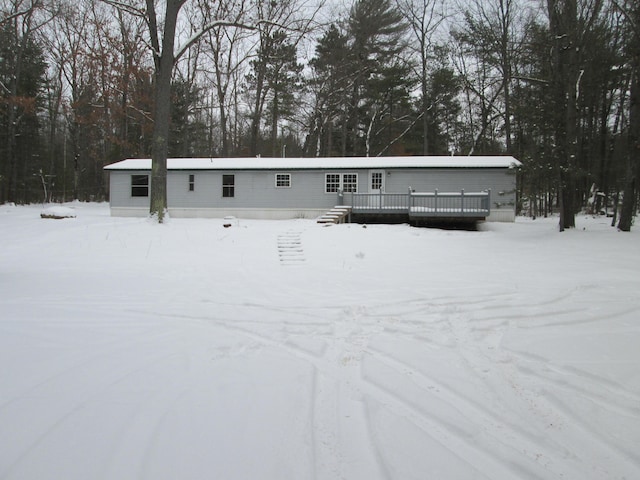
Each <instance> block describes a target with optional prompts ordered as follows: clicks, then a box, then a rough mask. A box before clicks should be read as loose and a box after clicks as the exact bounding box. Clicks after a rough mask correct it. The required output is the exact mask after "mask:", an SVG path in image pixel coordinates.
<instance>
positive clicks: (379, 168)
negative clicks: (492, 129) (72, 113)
mask: <svg viewBox="0 0 640 480" xmlns="http://www.w3.org/2000/svg"><path fill="white" fill-rule="evenodd" d="M520 165H521V164H520V162H518V160H516V159H515V158H513V157H509V156H478V157H435V156H434V157H418V156H414V157H375V158H374V157H371V158H369V157H340V158H338V157H329V158H262V157H256V158H171V159H169V160H168V162H167V203H168V209H169V214H170V215H171V216H173V217H220V218H221V217H225V216H230V215H232V216H236V217H239V218H263V219H285V218H316V217H318V216H319V215H322V214H323V213H325V212H326V211H327V210H328V209H331V208H332V207H334V206H336V205H349V206H352V207H353V212H354V214H355V213H358V212H359V213H362V214H365V215H366V214H368V215H372V214H375V213H376V212H378V213H385V214H392V213H394V212H395V213H399V214H400V213H402V210H403V209H404V211H405V213H406V212H419V214H420V215H422V216H426V215H430V216H431V215H434V214H435V213H438V214H439V215H440V216H443V215H444V214H445V213H446V216H447V217H452V218H454V217H456V216H457V214H456V213H455V212H457V211H460V212H467V213H468V212H480V210H481V209H480V207H478V208H476V207H473V208H472V209H470V208H469V206H470V205H475V204H474V203H473V202H474V201H475V200H474V198H475V199H481V200H482V211H483V212H484V213H477V214H472V215H471V216H474V217H477V218H479V219H480V218H483V219H484V218H486V219H487V220H490V221H513V220H514V218H515V205H516V175H515V174H516V169H517V167H518V166H520ZM105 170H107V171H108V172H109V175H110V180H109V185H110V206H111V215H113V216H144V215H147V214H148V212H149V194H150V183H151V160H150V159H129V160H123V161H121V162H117V163H114V164H111V165H108V166H106V167H105ZM477 201H480V200H477ZM477 205H478V206H479V205H480V204H479V203H478V204H477ZM383 210H384V212H382V211H383Z"/></svg>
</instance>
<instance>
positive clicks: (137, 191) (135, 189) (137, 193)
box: [131, 175, 149, 197]
mask: <svg viewBox="0 0 640 480" xmlns="http://www.w3.org/2000/svg"><path fill="white" fill-rule="evenodd" d="M131 196H132V197H148V196H149V175H131Z"/></svg>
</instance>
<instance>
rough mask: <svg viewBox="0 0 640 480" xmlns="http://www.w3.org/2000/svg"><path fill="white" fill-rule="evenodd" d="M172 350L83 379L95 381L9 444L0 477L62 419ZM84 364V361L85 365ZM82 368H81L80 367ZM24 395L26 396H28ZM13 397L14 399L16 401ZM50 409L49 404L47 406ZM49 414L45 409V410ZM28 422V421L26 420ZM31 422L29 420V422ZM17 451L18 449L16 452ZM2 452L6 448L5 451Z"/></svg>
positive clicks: (15, 466)
mask: <svg viewBox="0 0 640 480" xmlns="http://www.w3.org/2000/svg"><path fill="white" fill-rule="evenodd" d="M176 355H177V354H176V353H174V352H171V353H168V354H165V355H160V356H159V355H150V356H149V358H145V359H144V361H143V362H140V363H139V364H138V365H136V366H133V367H132V366H130V365H127V366H126V368H125V369H124V371H122V369H121V371H114V370H113V369H109V372H110V374H109V375H107V376H104V377H100V378H96V377H95V376H92V377H91V378H90V379H87V383H88V384H95V385H94V386H91V388H88V389H87V391H85V392H83V394H82V395H78V396H75V397H74V398H73V400H72V401H71V402H68V404H67V405H61V406H60V408H59V412H58V413H56V414H55V416H54V417H52V418H51V420H50V421H48V422H47V423H46V424H41V425H38V428H37V431H36V430H34V431H33V432H32V433H31V435H30V437H29V438H28V439H25V440H24V441H23V442H22V444H21V445H17V444H15V443H13V444H12V447H13V450H16V452H15V456H14V458H13V459H12V461H11V462H10V463H9V464H8V465H7V466H6V469H5V471H4V472H0V478H8V477H9V476H10V475H11V474H12V472H14V471H15V470H16V469H18V468H19V467H20V465H22V464H24V463H25V462H28V459H29V456H30V455H31V454H32V452H33V451H35V450H36V449H37V448H39V447H40V446H42V445H44V444H45V442H47V441H48V439H49V438H51V437H52V436H53V435H54V433H55V432H56V430H58V429H60V428H61V427H62V426H63V425H64V424H65V423H66V422H69V421H72V419H73V418H74V416H75V415H78V414H80V412H81V411H82V410H83V409H84V408H86V407H87V406H88V405H90V404H91V403H92V402H94V401H98V402H100V401H102V399H103V397H104V394H105V393H106V392H109V391H110V390H111V387H113V386H115V385H117V384H118V383H120V382H122V381H123V380H125V379H126V378H128V377H130V376H132V375H134V374H138V373H140V372H142V371H145V370H147V369H148V368H149V367H150V366H156V365H158V364H159V363H160V362H162V361H164V360H167V359H171V358H175V357H176ZM96 360H97V359H93V360H92V362H95V361H96ZM85 367H86V364H85ZM74 370H75V369H74V368H70V369H69V370H68V371H66V372H63V373H61V374H58V375H55V377H53V378H54V379H58V378H61V377H62V376H63V375H64V374H70V372H73V371H74ZM83 370H84V369H83ZM70 376H72V377H76V374H70ZM45 384H46V382H43V383H41V384H40V385H38V386H36V387H34V389H32V392H35V391H36V390H37V389H38V388H41V387H42V386H43V385H45ZM29 397H33V398H36V399H37V398H38V397H37V396H36V395H34V393H30V394H29ZM29 397H27V398H29ZM17 400H18V399H15V400H14V401H17ZM13 403H14V402H10V403H8V404H6V405H5V410H8V409H9V407H10V406H11V405H12V404H13ZM49 408H51V405H50V406H49ZM48 413H49V412H48ZM28 424H29V423H28ZM31 424H32V422H31ZM18 450H20V451H19V452H18ZM5 454H6V451H5Z"/></svg>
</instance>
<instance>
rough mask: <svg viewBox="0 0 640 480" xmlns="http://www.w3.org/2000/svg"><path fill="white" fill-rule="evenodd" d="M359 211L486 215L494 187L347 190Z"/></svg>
mask: <svg viewBox="0 0 640 480" xmlns="http://www.w3.org/2000/svg"><path fill="white" fill-rule="evenodd" d="M339 195H340V197H339V200H340V201H342V200H343V195H348V196H349V199H350V200H351V203H350V205H351V208H352V210H353V211H354V212H356V213H358V212H359V213H408V214H409V215H424V216H453V217H464V216H466V217H486V216H488V215H489V212H490V198H491V191H490V190H489V191H485V192H465V191H464V190H461V191H459V192H438V190H435V191H434V192H414V191H413V190H412V189H411V188H409V190H408V192H407V193H383V192H380V193H353V192H351V193H346V194H342V193H341V192H340V194H339Z"/></svg>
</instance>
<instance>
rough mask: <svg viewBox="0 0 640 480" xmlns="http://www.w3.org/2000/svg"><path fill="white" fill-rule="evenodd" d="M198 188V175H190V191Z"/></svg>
mask: <svg viewBox="0 0 640 480" xmlns="http://www.w3.org/2000/svg"><path fill="white" fill-rule="evenodd" d="M195 189H196V176H195V175H189V191H190V192H193V191H194V190H195Z"/></svg>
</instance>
